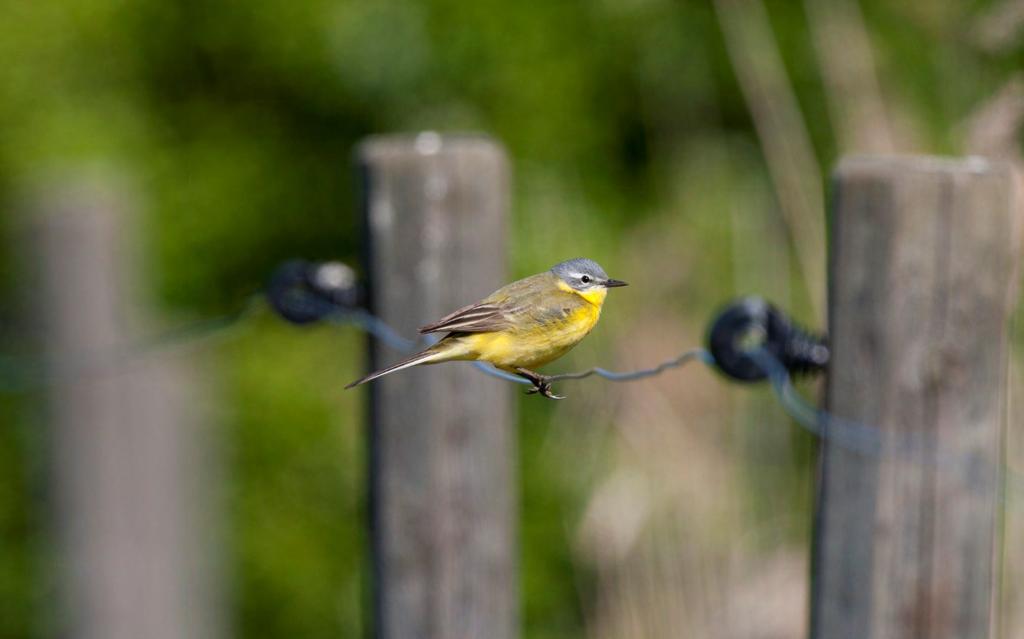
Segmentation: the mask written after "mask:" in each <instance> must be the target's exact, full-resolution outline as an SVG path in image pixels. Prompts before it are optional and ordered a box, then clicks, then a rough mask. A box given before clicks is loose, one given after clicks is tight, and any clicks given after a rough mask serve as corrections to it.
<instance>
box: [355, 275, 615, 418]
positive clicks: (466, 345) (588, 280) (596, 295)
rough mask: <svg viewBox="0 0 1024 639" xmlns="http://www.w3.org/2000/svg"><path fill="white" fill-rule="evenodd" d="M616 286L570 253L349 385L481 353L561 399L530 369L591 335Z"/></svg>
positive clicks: (439, 325) (448, 320) (453, 317)
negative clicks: (418, 348)
mask: <svg viewBox="0 0 1024 639" xmlns="http://www.w3.org/2000/svg"><path fill="white" fill-rule="evenodd" d="M616 286H626V282H623V281H621V280H613V279H611V278H609V277H608V274H607V273H605V272H604V269H603V268H601V267H600V266H599V265H598V264H597V262H595V261H594V260H588V259H586V258H576V259H572V260H566V261H565V262H561V263H559V264H556V265H554V266H553V267H551V270H549V271H546V272H544V273H538V274H537V275H531V276H530V277H527V278H524V279H521V280H518V281H515V282H512V283H511V284H508V285H506V286H503V287H501V288H500V289H498V290H497V291H495V292H493V293H491V294H490V295H488V296H487V297H486V298H484V299H483V300H481V301H479V302H477V303H476V304H470V305H469V306H466V307H464V308H460V309H459V310H457V311H455V312H454V313H452V314H450V315H447V316H446V317H443V318H441V319H440V320H438V321H437V322H434V323H433V324H428V325H426V326H424V327H422V328H421V329H419V330H420V333H424V334H426V333H437V332H446V333H448V334H447V335H445V336H444V337H442V338H441V340H440V341H438V342H437V343H436V344H434V345H432V346H430V347H428V348H426V349H424V350H422V351H420V352H419V353H416V354H415V355H413V356H412V357H410V358H408V359H406V360H403V361H401V362H398V363H397V364H395V365H394V366H390V367H388V368H385V369H383V370H380V371H377V372H376V373H371V374H369V375H367V376H366V377H364V378H362V379H360V380H358V381H355V382H352V383H351V384H349V385H348V386H346V387H345V388H352V387H353V386H358V385H360V384H364V383H366V382H369V381H371V380H374V379H377V378H378V377H382V376H384V375H387V374H388V373H394V372H395V371H400V370H402V369H405V368H410V367H412V366H418V365H420V364H438V363H440V362H450V361H454V360H479V361H483V362H490V363H491V364H493V365H494V366H496V367H498V368H500V369H501V370H504V371H507V372H509V373H514V374H516V375H519V376H520V377H524V378H526V379H528V380H530V382H531V383H533V386H534V387H533V388H532V389H531V390H530V391H528V392H530V393H540V394H541V395H543V396H545V397H549V398H551V399H562V398H561V397H559V396H558V395H554V394H553V393H552V392H551V382H550V381H549V380H548V378H547V377H546V376H545V375H541V374H540V373H535V372H533V371H532V370H531V369H532V368H535V367H537V366H542V365H544V364H547V363H548V362H551V361H553V360H556V359H558V358H559V357H561V356H562V355H564V354H565V353H567V352H568V351H569V349H571V348H572V347H573V346H576V344H578V343H579V342H580V340H582V339H583V338H584V337H586V336H587V333H589V332H590V330H591V329H592V328H594V325H595V324H597V320H598V318H599V317H600V316H601V306H602V305H603V304H604V299H605V296H606V295H607V294H608V289H609V288H613V287H616Z"/></svg>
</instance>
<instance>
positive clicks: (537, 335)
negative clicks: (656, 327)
mask: <svg viewBox="0 0 1024 639" xmlns="http://www.w3.org/2000/svg"><path fill="white" fill-rule="evenodd" d="M566 289H568V291H569V292H571V293H573V294H574V295H577V296H579V297H582V298H583V299H584V300H586V301H587V303H586V304H577V305H575V307H574V308H570V309H567V311H568V312H566V313H565V314H564V315H562V316H560V317H557V318H555V319H550V320H547V321H536V322H526V323H523V324H522V325H519V326H516V327H514V328H513V329H511V330H507V331H496V332H492V333H477V334H473V335H466V336H465V337H464V338H463V339H464V340H466V343H467V346H469V348H470V350H471V351H472V352H473V355H474V356H475V357H473V359H480V360H484V361H488V362H491V363H492V364H494V365H495V366H498V367H499V368H505V369H509V370H514V369H515V368H517V367H522V368H533V367H535V366H543V365H544V364H547V363H548V362H551V361H553V360H555V359H558V358H559V357H561V356H562V355H564V354H565V353H567V352H568V351H569V349H571V348H572V347H573V346H576V344H578V343H579V342H580V340H582V339H583V338H584V337H586V336H587V333H589V332H590V331H591V329H593V328H594V325H595V324H597V320H598V319H600V317H601V305H602V303H603V302H604V297H605V294H606V291H604V290H599V291H592V292H588V293H585V294H584V293H580V292H578V291H574V290H572V289H570V288H569V287H566Z"/></svg>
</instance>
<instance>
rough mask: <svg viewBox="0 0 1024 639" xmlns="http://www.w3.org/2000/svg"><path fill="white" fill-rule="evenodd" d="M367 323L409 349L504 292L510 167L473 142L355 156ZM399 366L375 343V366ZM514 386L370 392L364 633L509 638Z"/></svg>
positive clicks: (434, 385)
mask: <svg viewBox="0 0 1024 639" xmlns="http://www.w3.org/2000/svg"><path fill="white" fill-rule="evenodd" d="M357 160H358V163H359V166H360V169H361V175H362V178H363V182H364V198H365V201H364V215H365V220H366V229H367V232H368V237H367V238H366V242H365V245H366V247H367V256H366V259H365V265H366V270H367V273H368V275H369V279H370V304H371V310H372V311H373V312H374V313H376V314H377V315H379V316H380V317H382V318H383V319H384V321H386V322H388V323H389V324H390V325H392V326H394V327H395V328H396V329H397V330H398V331H399V332H400V333H402V334H403V335H406V336H410V337H411V336H415V335H416V328H417V327H418V326H422V325H423V324H426V323H427V322H430V321H433V320H436V319H437V318H440V317H442V316H444V315H446V314H448V313H450V312H451V311H453V310H455V309H457V308H460V307H462V306H464V305H466V304H468V303H471V302H475V301H476V300H479V299H481V298H483V297H484V296H486V295H487V294H489V293H490V292H492V291H493V290H495V289H497V288H499V287H500V286H501V285H502V284H504V283H505V282H506V273H505V251H506V240H507V236H506V231H505V222H506V220H505V218H506V210H507V203H508V168H507V162H506V158H505V154H504V152H503V150H502V149H501V148H500V147H499V146H498V145H497V144H495V143H494V142H492V141H490V140H488V139H486V138H478V137H441V136H437V135H435V134H429V133H428V134H421V135H419V136H417V137H403V136H393V137H383V138H372V139H370V140H368V141H367V142H365V143H364V144H363V145H362V146H361V147H360V149H359V151H358V154H357ZM398 358H399V354H397V353H394V352H390V351H388V350H387V349H386V347H384V346H382V345H381V344H379V343H376V342H375V343H372V344H371V358H370V359H371V367H372V368H374V369H376V368H380V367H382V366H384V365H387V364H390V363H392V362H394V361H396V360H397V359H398ZM512 392H513V387H512V385H511V384H508V383H507V382H503V381H501V380H496V379H492V378H490V377H487V376H484V375H481V374H480V373H479V372H477V371H474V370H473V369H472V367H471V365H470V364H469V363H466V362H456V363H448V364H439V365H435V366H426V367H421V368H414V369H409V370H406V371H402V372H400V373H396V374H394V375H390V376H388V377H384V378H382V379H380V380H377V381H375V382H373V383H372V384H371V386H370V419H371V424H370V429H371V433H370V435H371V436H370V440H371V451H370V452H371V464H370V483H371V511H372V512H371V528H372V531H371V533H372V538H373V542H372V543H373V546H374V547H373V552H374V560H373V561H374V578H375V594H374V604H375V624H376V630H377V632H376V636H378V637H381V638H383V639H442V638H443V639H451V638H455V639H463V638H464V639H471V638H480V639H485V638H486V639H510V638H511V637H514V636H516V635H517V634H518V628H517V621H516V617H517V615H516V610H517V597H516V592H517V585H516V579H515V564H516V562H515V554H516V553H515V549H516V541H515V535H514V532H513V531H514V512H515V498H514V494H515V491H514V486H515V483H514V479H513V460H514V459H515V436H514V432H513V426H514V423H513V419H512V415H513V412H512V401H511V400H512V395H511V393H512Z"/></svg>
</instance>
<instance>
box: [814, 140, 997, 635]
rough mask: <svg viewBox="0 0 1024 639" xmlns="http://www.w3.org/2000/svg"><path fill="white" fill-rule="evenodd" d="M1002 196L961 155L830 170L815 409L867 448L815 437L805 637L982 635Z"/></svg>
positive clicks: (989, 574) (989, 571) (992, 179)
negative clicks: (843, 423) (825, 362)
mask: <svg viewBox="0 0 1024 639" xmlns="http://www.w3.org/2000/svg"><path fill="white" fill-rule="evenodd" d="M1013 197H1014V193H1013V185H1012V178H1011V175H1010V173H1009V170H1008V169H1007V168H1006V167H1004V166H1001V165H998V164H991V163H988V162H986V161H984V160H981V159H976V158H975V159H967V160H963V161H958V160H950V159H938V158H928V157H903V158H896V157H856V158H852V159H847V160H844V161H843V162H842V163H841V164H840V166H839V168H838V170H837V171H836V174H835V194H834V201H833V225H832V260H831V290H830V296H831V300H830V309H829V310H830V312H829V321H830V330H829V334H830V336H831V345H832V361H831V363H830V366H829V378H828V391H827V408H828V410H829V411H830V412H831V413H832V414H833V415H837V416H840V417H842V418H844V419H850V420H854V421H856V422H858V423H861V424H869V425H876V426H878V427H879V428H880V429H881V433H882V435H881V439H882V450H881V452H878V453H865V452H857V451H856V450H854V449H852V448H851V447H849V446H848V445H845V444H844V443H843V442H842V441H841V438H831V439H830V438H826V439H825V441H824V442H823V450H822V456H821V467H820V476H819V485H818V497H817V499H818V503H817V515H816V521H815V548H814V559H813V583H812V589H813V593H812V603H811V606H812V614H811V636H812V637H814V638H815V639H835V638H849V639H873V638H883V637H884V638H886V639H903V638H905V639H965V638H967V637H971V638H979V639H985V638H987V637H989V636H990V635H989V632H990V627H991V624H992V620H991V607H992V601H993V592H992V591H993V587H994V582H995V576H994V561H995V560H996V557H995V555H996V554H997V553H996V552H995V550H996V548H998V542H997V536H996V518H997V511H998V509H999V508H1000V507H1001V491H1000V480H1001V477H1000V472H999V466H1000V464H1001V463H1002V455H1001V452H1000V451H1001V439H1002V429H1003V423H1002V422H1003V420H1004V417H1005V413H1004V407H1005V382H1006V364H1007V317H1008V314H1009V311H1010V308H1011V303H1010V300H1011V298H1012V296H1011V294H1010V277H1011V273H1012V270H1013V268H1014V264H1015V260H1016V257H1017V246H1016V238H1014V237H1013V235H1014V234H1013V233H1012V229H1013V225H1012V215H1013V211H1012V205H1013ZM851 434H853V433H846V435H851ZM854 435H855V434H854Z"/></svg>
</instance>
